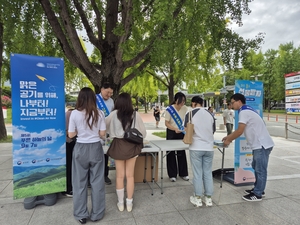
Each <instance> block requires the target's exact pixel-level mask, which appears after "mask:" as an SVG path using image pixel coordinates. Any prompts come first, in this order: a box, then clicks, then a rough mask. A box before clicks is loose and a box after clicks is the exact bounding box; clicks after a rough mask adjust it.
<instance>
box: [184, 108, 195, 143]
mask: <svg viewBox="0 0 300 225" xmlns="http://www.w3.org/2000/svg"><path fill="white" fill-rule="evenodd" d="M193 134H194V124H192V112H191V111H190V112H189V121H188V122H187V124H186V130H185V135H184V137H183V140H182V141H183V142H184V143H185V144H189V145H190V144H192V143H193Z"/></svg>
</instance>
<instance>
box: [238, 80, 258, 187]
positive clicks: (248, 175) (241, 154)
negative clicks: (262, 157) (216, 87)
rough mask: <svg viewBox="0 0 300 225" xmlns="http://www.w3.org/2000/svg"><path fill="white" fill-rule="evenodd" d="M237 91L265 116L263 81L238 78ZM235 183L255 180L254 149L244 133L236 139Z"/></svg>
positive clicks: (248, 103)
mask: <svg viewBox="0 0 300 225" xmlns="http://www.w3.org/2000/svg"><path fill="white" fill-rule="evenodd" d="M234 91H235V93H240V94H243V95H244V96H245V97H246V104H247V105H249V106H251V107H252V108H253V109H255V110H256V112H257V113H258V114H259V115H260V116H261V117H262V118H263V83H262V82H261V81H249V80H236V81H235V89H234ZM235 118H236V119H235V127H236V129H237V127H238V121H239V120H238V112H237V111H235ZM234 147H235V148H234V183H235V184H241V183H253V182H255V176H254V171H253V169H252V166H251V164H252V158H253V156H252V150H251V148H250V146H249V145H248V143H247V140H246V138H245V136H244V134H243V135H242V136H240V137H238V138H237V139H236V140H235V146H234Z"/></svg>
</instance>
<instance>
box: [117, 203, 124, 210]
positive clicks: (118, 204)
mask: <svg viewBox="0 0 300 225" xmlns="http://www.w3.org/2000/svg"><path fill="white" fill-rule="evenodd" d="M117 206H118V209H119V211H120V212H123V211H124V202H122V203H121V202H118V203H117Z"/></svg>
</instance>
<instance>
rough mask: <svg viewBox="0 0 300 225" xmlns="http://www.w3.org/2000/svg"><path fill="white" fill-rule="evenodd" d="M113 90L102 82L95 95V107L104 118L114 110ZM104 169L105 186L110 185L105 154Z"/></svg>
mask: <svg viewBox="0 0 300 225" xmlns="http://www.w3.org/2000/svg"><path fill="white" fill-rule="evenodd" d="M113 93H114V90H113V86H112V85H111V84H110V83H109V82H104V83H103V85H102V87H101V90H100V94H97V95H96V98H97V106H98V108H99V109H100V110H102V111H103V112H104V115H105V117H107V116H108V115H109V114H110V112H111V111H112V110H113V108H114V100H113V99H112V98H111V96H112V95H113ZM104 157H105V168H104V179H105V184H107V185H109V184H111V180H110V179H109V177H108V174H109V166H108V156H107V155H106V154H105V155H104Z"/></svg>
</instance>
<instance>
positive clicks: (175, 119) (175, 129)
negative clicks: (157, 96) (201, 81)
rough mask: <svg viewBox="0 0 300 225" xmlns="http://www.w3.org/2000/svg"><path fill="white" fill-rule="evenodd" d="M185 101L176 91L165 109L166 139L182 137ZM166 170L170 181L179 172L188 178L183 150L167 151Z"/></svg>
mask: <svg viewBox="0 0 300 225" xmlns="http://www.w3.org/2000/svg"><path fill="white" fill-rule="evenodd" d="M185 102H186V97H185V95H184V94H183V93H182V92H177V93H176V94H175V96H174V101H173V102H172V104H171V105H170V106H169V107H167V109H166V114H165V125H166V127H167V137H166V139H167V140H177V139H181V140H182V139H183V136H184V127H183V119H184V116H185V114H186V112H187V111H188V108H187V107H186V106H185ZM176 157H177V160H176ZM177 168H178V169H177ZM167 171H168V176H169V178H170V181H172V182H175V181H176V179H177V174H179V176H180V177H181V178H182V179H183V180H185V181H188V180H189V176H188V167H187V160H186V154H185V150H179V151H176V153H175V151H170V152H167Z"/></svg>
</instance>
